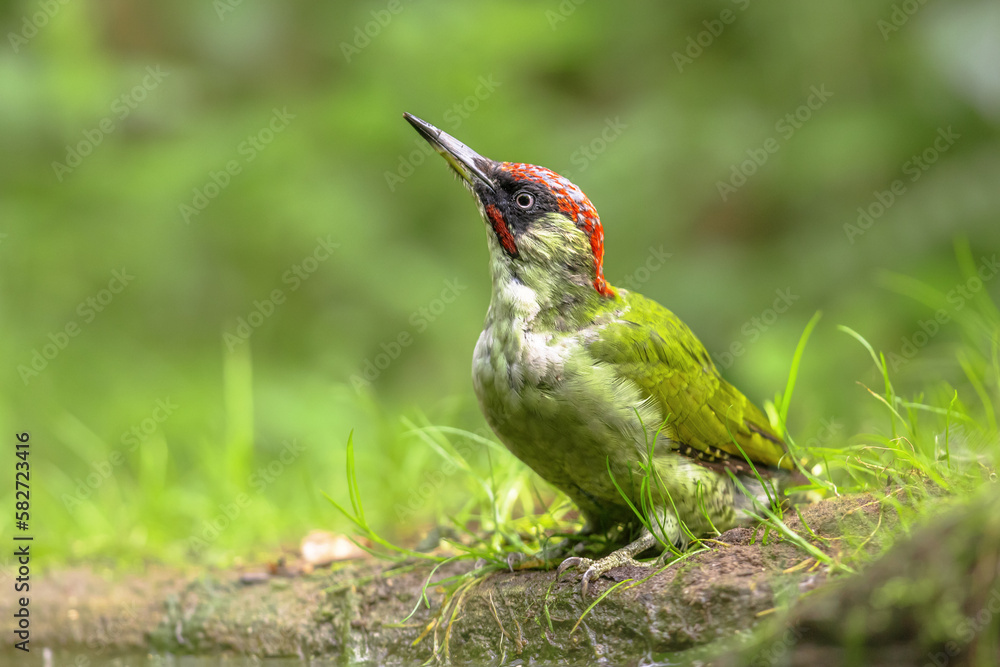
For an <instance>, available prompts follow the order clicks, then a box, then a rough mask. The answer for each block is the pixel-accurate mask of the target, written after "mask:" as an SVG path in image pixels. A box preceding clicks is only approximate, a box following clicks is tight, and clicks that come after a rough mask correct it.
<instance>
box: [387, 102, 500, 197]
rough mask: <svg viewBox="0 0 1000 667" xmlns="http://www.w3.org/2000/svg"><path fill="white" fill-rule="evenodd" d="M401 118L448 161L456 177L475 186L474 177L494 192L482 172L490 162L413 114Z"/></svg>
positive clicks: (490, 183) (490, 181) (492, 186)
mask: <svg viewBox="0 0 1000 667" xmlns="http://www.w3.org/2000/svg"><path fill="white" fill-rule="evenodd" d="M403 118H405V119H406V120H408V121H409V122H410V125H412V126H413V127H414V128H415V129H416V130H417V132H419V133H420V136H422V137H423V138H424V139H426V140H427V143H429V144H430V145H431V146H433V147H434V149H435V150H436V151H437V152H438V153H440V154H441V157H443V158H444V159H445V160H447V161H448V164H450V165H451V167H452V169H454V170H455V171H456V172H458V175H459V176H461V177H462V178H463V179H465V181H466V182H468V183H469V185H475V183H474V182H473V180H472V177H473V176H475V177H476V178H478V179H479V180H480V181H482V183H483V185H485V186H486V187H488V188H489V189H490V190H494V191H495V190H496V186H495V185H494V184H493V181H492V180H491V179H490V177H489V176H487V175H486V173H485V172H484V171H483V167H485V166H487V165H489V164H491V163H492V162H493V161H492V160H490V159H488V158H484V157H483V156H482V155H480V154H479V153H477V152H476V151H474V150H472V149H471V148H469V147H468V146H466V145H465V144H463V143H462V142H461V141H459V140H458V139H456V138H455V137H453V136H451V135H450V134H448V133H447V132H443V131H441V130H439V129H438V128H436V127H434V126H433V125H431V124H430V123H428V122H426V121H423V120H420V119H419V118H417V117H416V116H414V115H413V114H409V113H404V114H403Z"/></svg>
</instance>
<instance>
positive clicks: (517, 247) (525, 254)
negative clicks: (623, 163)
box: [403, 114, 615, 300]
mask: <svg viewBox="0 0 1000 667" xmlns="http://www.w3.org/2000/svg"><path fill="white" fill-rule="evenodd" d="M403 115H404V117H405V118H406V120H408V121H409V122H410V124H411V125H413V127H414V128H416V130H417V132H419V133H420V135H421V136H422V137H423V138H424V139H426V140H427V142H428V143H430V144H431V146H433V147H434V148H435V149H436V150H437V152H438V153H440V154H441V156H442V157H444V159H445V160H447V161H448V164H449V165H451V167H452V169H453V170H454V171H455V173H456V174H457V175H458V176H459V178H460V179H461V180H462V182H463V183H464V184H465V186H466V187H467V188H468V189H469V190H470V191H471V192H472V193H473V195H474V196H475V198H476V202H477V204H478V206H479V212H480V214H481V215H482V218H483V221H484V222H485V223H486V225H487V227H488V228H489V230H490V243H489V246H490V254H491V256H492V260H493V262H492V263H493V272H494V279H495V280H496V278H497V274H498V272H499V273H500V274H501V275H503V276H504V277H510V278H515V279H517V280H519V281H520V282H522V283H523V284H525V285H526V286H528V287H529V288H531V289H533V290H536V291H542V292H547V293H549V294H550V296H551V297H555V296H556V295H557V294H559V293H561V294H562V295H563V298H565V297H566V296H570V293H572V292H577V291H580V292H589V293H590V294H592V295H596V296H599V297H609V298H613V297H614V296H615V290H614V288H613V287H611V286H610V285H609V284H608V283H607V281H606V280H605V279H604V271H603V262H604V228H603V227H601V219H600V218H599V217H598V215H597V210H596V209H595V208H594V206H593V204H591V203H590V200H589V199H587V196H586V195H585V194H583V192H582V191H581V190H580V188H578V187H576V186H575V185H573V184H572V183H570V182H569V181H568V180H567V179H565V178H563V177H562V176H560V175H559V174H557V173H555V172H553V171H550V170H549V169H546V168H545V167H538V166H535V165H531V164H520V163H512V162H496V161H494V160H490V159H488V158H485V157H483V156H481V155H479V154H478V153H476V152H475V151H473V150H472V149H471V148H469V147H468V146H466V145H465V144H463V143H462V142H460V141H458V140H457V139H455V138H454V137H452V136H451V135H449V134H447V133H445V132H442V131H441V130H439V129H438V128H436V127H434V126H433V125H431V124H430V123H427V122H425V121H423V120H420V119H419V118H417V117H416V116H413V115H411V114H403ZM553 300H555V299H553Z"/></svg>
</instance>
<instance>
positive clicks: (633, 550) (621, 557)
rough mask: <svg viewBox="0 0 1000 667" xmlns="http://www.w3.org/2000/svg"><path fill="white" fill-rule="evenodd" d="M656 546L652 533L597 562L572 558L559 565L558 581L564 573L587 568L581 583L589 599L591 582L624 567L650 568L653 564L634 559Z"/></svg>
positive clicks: (583, 591) (581, 590) (582, 591)
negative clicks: (569, 570) (571, 569)
mask: <svg viewBox="0 0 1000 667" xmlns="http://www.w3.org/2000/svg"><path fill="white" fill-rule="evenodd" d="M654 544H656V538H655V537H653V535H652V534H651V533H649V532H646V533H645V534H643V535H642V536H640V537H639V539H637V540H635V541H634V542H632V543H631V544H629V545H628V546H626V547H624V548H622V549H619V550H618V551H614V552H612V553H610V554H608V555H607V556H605V557H604V558H601V559H599V560H596V561H594V560H590V559H589V558H581V557H579V556H570V557H569V558H567V559H566V560H564V561H563V562H562V563H561V564H560V565H559V568H558V569H556V581H558V580H559V576H560V575H561V574H562V573H563V572H565V571H566V570H568V569H570V568H572V567H578V568H583V567H585V568H587V570H586V572H584V573H583V580H582V581H581V582H580V592H581V593H582V594H583V597H587V592H588V591H589V590H590V582H592V581H594V580H595V579H599V578H600V577H602V576H603V575H605V574H607V573H608V572H610V571H611V570H613V569H615V568H616V567H621V566H623V565H632V566H635V567H650V566H651V564H649V563H639V562H637V561H636V560H635V558H633V557H634V556H635V555H636V554H638V553H642V552H643V551H645V550H646V549H648V548H650V547H651V546H653V545H654Z"/></svg>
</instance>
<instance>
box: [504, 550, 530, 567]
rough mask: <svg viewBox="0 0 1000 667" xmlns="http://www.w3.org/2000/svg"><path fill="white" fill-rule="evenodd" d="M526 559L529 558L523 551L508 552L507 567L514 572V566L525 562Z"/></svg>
mask: <svg viewBox="0 0 1000 667" xmlns="http://www.w3.org/2000/svg"><path fill="white" fill-rule="evenodd" d="M526 560H528V557H527V556H525V555H524V554H523V553H521V552H519V551H518V552H515V553H511V554H507V569H508V570H510V571H511V572H513V571H514V568H515V567H516V566H517V565H520V564H521V563H523V562H524V561H526Z"/></svg>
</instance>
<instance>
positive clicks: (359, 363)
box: [0, 0, 1000, 563]
mask: <svg viewBox="0 0 1000 667" xmlns="http://www.w3.org/2000/svg"><path fill="white" fill-rule="evenodd" d="M904 6H905V7H906V8H908V10H906V11H904V9H902V7H904ZM909 10H912V11H909ZM907 11H909V13H907ZM0 28H2V30H0V35H3V36H4V43H3V45H2V46H0V146H2V151H3V155H4V156H5V158H6V159H4V160H3V161H2V162H0V188H2V190H0V192H2V195H0V281H2V282H0V322H2V332H3V334H2V336H0V356H2V358H3V359H4V362H5V365H4V369H3V370H4V372H3V374H2V376H0V391H2V393H3V400H2V401H0V426H2V428H0V431H2V432H3V433H5V434H7V435H6V436H5V437H6V438H7V439H8V448H6V449H5V450H4V451H7V452H8V453H6V454H4V455H3V456H4V457H5V458H6V459H7V460H6V461H5V462H4V463H3V466H2V469H3V470H11V469H12V468H13V456H12V453H11V452H12V450H13V445H12V443H13V434H14V433H16V432H21V431H28V432H30V433H31V443H32V449H31V452H32V454H31V457H32V458H31V462H32V510H33V511H32V524H31V525H32V529H31V531H32V532H33V533H34V534H35V535H36V540H37V548H36V552H37V553H38V554H40V555H42V556H44V557H47V558H49V559H50V560H52V561H62V560H78V559H93V558H109V559H116V560H117V561H118V562H121V563H131V562H135V561H136V560H137V559H142V558H159V559H167V560H171V561H175V562H179V561H183V560H185V559H193V560H196V561H201V560H209V561H213V562H220V561H221V562H227V561H231V560H233V559H234V558H237V557H252V556H253V549H254V548H255V547H263V548H268V547H272V546H273V545H275V544H277V543H279V542H281V541H288V540H296V539H298V538H299V537H300V536H301V535H302V534H304V533H305V532H306V531H307V530H308V529H311V528H315V527H330V528H334V529H345V528H346V527H347V526H346V524H345V522H344V521H343V519H342V518H341V517H339V516H338V515H337V514H336V513H335V512H334V511H332V509H331V508H330V506H329V505H328V504H327V503H326V501H325V500H324V499H323V497H322V492H323V491H326V492H328V493H329V494H330V495H331V496H334V497H337V498H340V499H341V500H343V499H344V498H345V495H346V490H345V487H344V447H345V443H346V441H347V435H348V433H349V431H350V430H351V429H354V431H355V436H354V439H355V443H356V457H357V466H358V468H357V475H358V479H359V483H360V485H361V492H362V493H363V494H364V495H365V503H366V508H367V511H368V514H369V521H371V523H372V524H373V525H374V526H376V527H377V528H378V529H379V530H380V532H382V533H385V534H388V535H390V536H393V537H398V538H400V539H403V540H404V541H405V540H406V539H410V538H416V537H419V536H420V534H421V533H422V531H424V530H426V527H427V526H428V525H429V524H430V523H431V522H432V521H433V520H434V519H435V518H438V517H441V516H443V515H446V514H448V513H449V511H450V510H451V509H452V508H453V507H455V506H456V505H457V504H460V503H461V502H462V498H463V494H466V493H467V492H468V488H467V484H468V482H467V481H465V480H463V479H462V474H461V473H455V474H452V473H448V474H443V473H442V472H441V470H442V461H441V459H440V458H439V457H438V456H437V455H436V454H435V452H434V451H433V450H431V449H429V448H427V447H425V446H423V445H421V444H420V441H419V439H418V438H415V437H413V436H412V435H408V434H407V433H406V432H405V428H404V427H403V426H402V424H401V419H400V417H401V415H403V414H408V413H411V412H413V411H419V412H422V413H424V414H426V416H427V418H428V419H429V421H430V422H432V423H436V424H444V425H448V426H455V427H462V428H467V429H470V430H472V431H479V432H483V431H482V429H483V428H485V426H484V422H483V421H482V419H481V417H480V416H479V414H478V409H477V407H476V405H475V398H474V396H473V394H472V389H471V383H470V381H469V364H470V358H471V353H472V348H473V345H474V344H475V340H476V337H477V335H478V333H479V330H480V327H481V323H482V319H483V316H484V314H485V311H486V308H487V304H488V301H489V279H488V275H487V268H486V245H485V242H484V233H485V232H484V229H483V225H482V224H481V223H479V222H478V221H477V215H476V212H475V209H474V206H473V205H472V203H471V202H470V200H469V198H468V196H467V195H466V194H465V193H464V192H463V191H462V188H460V187H459V186H458V185H457V184H456V183H454V182H453V180H452V178H451V177H450V176H449V174H448V171H447V169H446V167H445V165H444V163H443V161H441V160H440V159H438V158H436V157H434V156H427V155H426V151H425V149H424V146H422V142H421V141H420V139H419V137H417V136H416V134H415V133H414V132H413V130H412V128H410V127H409V126H408V125H407V124H406V123H405V122H404V121H403V120H402V118H401V113H402V112H403V111H409V112H412V113H415V114H417V115H418V116H421V117H422V118H425V119H426V120H428V121H429V122H432V123H435V124H436V125H438V126H439V127H441V128H442V129H444V130H446V131H448V132H451V133H453V134H455V135H456V136H457V137H458V138H460V139H461V140H462V141H464V142H466V143H468V144H469V145H470V146H472V147H473V148H475V149H476V150H478V151H480V152H482V153H483V154H484V155H487V156H490V157H493V158H496V159H503V160H511V161H524V162H533V163H537V164H542V165H545V166H548V167H550V168H552V169H554V170H556V171H559V172H561V173H564V174H566V175H568V176H569V177H571V178H572V179H573V180H574V181H575V182H576V183H577V184H579V185H580V186H581V187H582V188H583V190H584V191H585V192H587V193H588V195H589V196H590V198H591V200H592V201H593V202H594V204H595V205H596V207H597V208H598V210H599V211H600V213H601V215H602V220H603V222H604V227H605V234H606V247H607V254H606V261H605V271H606V275H607V277H608V279H609V281H610V282H611V283H612V284H622V285H624V286H627V287H628V286H631V287H635V288H636V289H638V290H639V291H642V292H643V293H645V294H647V295H648V296H650V297H652V298H655V299H657V300H658V301H660V302H662V303H663V304H664V305H667V306H668V307H670V308H671V309H673V310H674V311H675V312H677V313H678V314H679V315H680V316H681V317H682V318H683V319H684V320H685V321H686V322H688V324H689V325H690V326H691V327H692V328H693V329H694V331H695V332H696V333H697V334H699V336H700V337H701V338H702V339H703V341H704V342H705V344H706V346H707V347H708V349H709V351H711V352H712V353H713V354H714V355H715V358H716V361H717V363H719V365H720V366H721V367H724V368H725V370H724V372H725V374H726V375H727V376H728V377H729V378H730V379H731V380H732V381H733V382H735V383H736V384H737V385H738V386H740V387H741V388H742V389H743V390H744V391H745V392H746V393H747V394H748V395H749V396H751V397H752V398H754V399H755V400H757V401H762V400H764V399H765V398H769V397H773V395H774V393H775V392H776V391H777V390H779V389H780V388H781V387H782V386H783V383H784V380H785V377H786V375H787V372H788V365H789V363H790V359H791V356H792V350H793V349H794V346H795V342H796V341H797V339H798V336H799V334H800V333H801V331H802V328H803V327H804V325H805V323H806V321H807V320H808V319H809V318H810V317H811V316H812V315H813V313H814V312H815V311H816V310H818V309H822V310H823V311H824V313H825V315H824V318H823V320H822V322H821V324H820V326H819V328H818V329H817V330H816V332H815V333H814V336H813V339H812V342H811V343H810V349H809V350H808V351H807V353H806V357H805V360H804V363H803V366H802V368H801V369H800V373H799V379H798V386H797V390H796V400H795V403H794V405H793V406H792V412H791V416H790V424H791V427H792V429H793V431H795V432H797V433H798V434H799V435H798V436H797V439H798V440H799V441H804V440H808V439H809V438H811V437H813V436H815V435H817V434H821V433H826V434H827V436H822V437H828V436H829V433H830V431H829V429H827V428H826V426H824V424H829V423H830V422H831V421H835V422H837V423H838V424H841V425H843V427H844V428H843V429H841V430H838V431H836V433H838V434H839V435H837V436H836V437H838V438H840V439H846V438H847V437H849V436H850V434H852V433H857V432H858V431H859V430H864V429H866V428H868V425H867V423H866V419H868V417H867V412H866V410H865V408H863V407H860V406H864V405H867V403H868V402H869V400H870V399H869V398H868V394H867V392H865V390H864V389H863V388H861V387H859V386H857V384H856V381H858V380H860V381H863V382H867V383H869V384H871V383H874V384H876V385H877V384H878V382H879V378H878V376H877V374H876V372H875V370H874V368H873V366H872V363H871V359H870V358H869V357H868V355H867V354H865V353H864V352H863V351H862V350H859V347H858V345H857V343H856V341H854V340H852V339H850V338H849V337H848V336H846V335H844V334H843V333H840V332H838V331H837V329H836V326H835V325H836V324H845V325H848V326H850V327H851V328H852V329H854V330H856V331H858V332H861V333H862V334H863V335H864V336H865V337H866V338H867V339H868V340H869V341H871V342H872V344H873V345H875V346H876V347H877V348H879V349H882V350H884V351H886V353H887V354H889V353H895V354H897V355H898V356H899V358H900V359H905V360H906V362H905V363H899V364H896V367H895V368H892V367H890V370H891V371H893V372H894V373H895V375H894V381H895V382H897V388H900V387H902V388H907V387H909V388H911V389H912V390H914V391H917V390H919V388H920V387H923V386H925V385H926V384H927V383H928V382H932V381H935V382H936V381H939V380H945V381H948V382H950V383H952V384H954V385H956V386H959V387H960V395H961V398H962V400H965V401H969V402H974V401H975V400H976V394H975V387H968V386H966V384H967V383H965V381H964V377H965V375H964V373H963V370H962V367H961V364H960V363H958V361H957V360H956V354H955V351H956V349H958V348H959V346H960V343H959V341H960V330H959V328H958V327H956V326H955V325H954V324H952V322H953V321H954V320H955V319H956V318H958V317H960V313H961V309H962V308H964V307H965V306H967V305H970V304H971V303H972V302H973V301H975V300H976V299H978V298H980V297H981V296H982V294H984V293H990V294H992V295H993V296H994V297H995V296H996V295H998V294H1000V280H997V279H996V277H995V274H996V272H997V269H995V268H994V269H992V273H990V270H984V273H983V274H982V275H983V276H984V278H985V280H984V281H982V282H981V283H980V285H979V288H978V289H976V290H973V289H972V288H973V287H975V285H974V284H972V283H968V279H967V278H966V277H965V276H963V274H962V273H961V271H960V269H959V266H958V263H957V262H956V259H955V252H954V249H953V239H955V238H957V237H961V238H965V239H967V240H968V245H969V248H970V252H971V256H972V257H973V259H974V261H975V262H977V266H976V267H973V268H978V267H979V266H989V263H988V262H986V263H982V258H984V257H985V258H986V259H987V260H989V259H990V258H991V257H994V256H995V255H994V253H997V251H998V250H1000V226H998V221H1000V220H998V211H1000V187H998V184H1000V132H998V130H1000V79H998V78H997V62H1000V42H998V37H997V35H1000V7H998V6H997V5H996V3H992V2H987V1H986V0H976V1H971V0H970V1H957V2H953V3H948V4H933V3H932V4H926V5H922V4H919V3H916V2H913V3H898V2H895V3H894V2H888V1H878V2H868V1H864V0H851V1H849V2H841V3H796V2H792V1H791V0H780V1H778V2H772V3H757V2H753V1H752V0H739V1H734V2H729V1H715V2H695V1H693V0H691V1H687V2H674V3H663V4H660V5H655V6H652V5H648V4H642V5H639V4H636V5H634V6H633V5H628V4H626V5H623V4H621V3H598V2H580V3H574V2H571V1H570V0H563V1H562V2H556V1H555V0H552V1H550V2H540V3H531V2H506V3H499V2H495V3H462V2H455V1H451V2H439V3H429V2H396V1H393V2H374V3H360V2H359V3H333V2H287V3H277V2H268V3H251V2H239V1H238V0H216V1H215V2H194V1H193V0H183V1H180V2H173V3H159V4H157V3H140V2H135V1H134V0H108V1H105V2H97V1H95V0H89V1H85V0H76V1H72V2H65V3H63V2H59V1H58V0H47V1H44V0H43V1H38V0H31V1H26V2H12V3H4V4H3V5H2V6H0ZM817 91H822V92H823V94H822V95H819V96H817ZM811 96H812V97H811ZM810 104H812V107H811V108H810V106H809V105H810ZM803 105H805V106H803ZM789 114H791V117H789ZM796 114H798V116H797V117H796ZM942 136H946V137H950V138H949V139H948V140H946V141H940V140H939V137H942ZM935 141H938V143H937V144H935ZM775 147H777V148H775ZM914 156H917V157H918V160H922V161H923V162H921V164H924V165H925V166H926V169H924V168H923V167H922V166H920V164H917V162H915V161H914ZM748 160H749V161H750V162H748ZM932 160H933V162H932ZM741 176H742V177H743V179H742V180H741V179H740V177H741ZM897 181H898V183H897ZM720 183H729V185H731V186H733V188H732V189H731V190H730V189H729V188H725V187H721V186H720ZM894 183H895V185H894ZM737 184H738V187H736V185H737ZM723 194H724V195H725V196H723ZM890 199H891V203H889V202H890ZM880 207H881V209H884V210H881V212H880ZM859 208H861V209H862V210H863V211H867V213H868V214H869V215H870V216H871V217H870V218H869V219H865V218H861V217H860V213H859ZM859 218H860V220H859ZM868 220H870V222H868ZM331 247H333V250H332V252H330V250H329V249H330V248H331ZM116 271H117V272H119V273H118V276H117V278H116V274H115V272H116ZM900 275H905V276H913V277H917V278H919V279H920V280H921V281H922V282H923V283H925V284H927V285H930V286H933V287H934V288H936V289H937V290H939V291H940V292H941V293H942V294H944V295H946V301H945V303H944V305H943V306H942V308H943V309H944V310H945V314H946V315H947V316H948V317H947V318H945V321H944V323H942V324H940V326H939V327H938V328H937V329H935V331H934V333H933V334H929V335H925V336H923V337H921V336H920V335H919V332H921V331H924V332H925V333H927V332H928V328H929V327H930V325H928V324H927V322H928V321H929V320H931V319H933V318H934V315H935V311H934V308H932V307H929V306H928V305H927V303H925V302H924V301H926V299H925V300H924V301H921V300H920V299H914V298H910V297H911V296H914V295H915V293H914V290H913V289H910V288H912V287H913V283H912V282H907V281H906V279H903V278H900V277H899V276H900ZM130 276H131V277H130ZM886 288H889V289H886ZM962 289H965V290H966V291H967V292H968V294H969V296H968V298H966V297H965V296H964V295H962V294H961V290H962ZM901 292H906V293H907V294H902V293H901ZM780 294H784V295H785V297H784V301H782V302H781V305H782V309H783V310H784V311H785V312H782V313H780V314H779V313H777V310H774V311H772V310H771V309H772V308H776V307H777V305H778V304H777V303H776V299H779V298H780ZM789 294H790V295H792V297H794V298H792V297H789V296H788V295H789ZM949 297H950V298H949ZM785 306H787V307H785ZM921 323H924V325H922V324H921ZM994 335H995V334H994ZM734 344H738V345H737V347H735V348H734V347H733V345H734ZM907 344H909V345H910V347H909V348H908V347H907ZM910 348H912V349H913V354H912V355H908V352H909V350H910ZM380 355H385V356H380ZM48 357H51V358H48ZM390 357H392V358H391V359H390ZM909 357H912V358H909ZM890 361H891V357H890ZM368 364H371V365H372V368H369V367H368ZM376 365H378V366H385V368H377V367H376ZM366 369H367V370H368V378H369V379H370V382H367V381H366V382H365V383H360V382H358V381H357V380H355V381H354V382H352V380H351V378H352V376H354V377H355V378H358V377H362V378H363V377H364V373H365V371H366ZM470 447H474V448H475V452H478V454H479V455H480V456H481V458H482V460H483V461H484V462H485V461H486V457H485V453H484V452H483V448H482V446H481V445H479V444H476V443H472V444H470ZM495 457H496V454H495V453H494V459H493V461H492V462H491V463H492V464H494V465H497V464H498V463H499V462H498V461H497V460H496V458H495ZM8 463H9V464H10V465H8ZM11 487H12V482H11V481H5V482H4V483H3V485H2V486H0V489H2V493H3V496H2V499H3V505H0V507H4V508H9V507H11V506H12V502H13V492H12V488H11ZM401 508H410V509H412V510H413V512H412V513H406V512H402V511H401ZM206 522H208V523H206ZM213 522H214V524H215V528H216V529H217V528H219V527H221V530H216V529H213V528H212V527H211V526H210V525H208V524H209V523H213ZM13 530H14V526H13V518H12V516H11V513H10V512H8V511H6V510H2V511H0V532H2V533H3V534H10V533H11V532H12V531H13ZM192 536H196V537H199V538H201V539H203V540H204V542H197V541H192V540H191V539H190V538H191V537H192Z"/></svg>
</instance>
